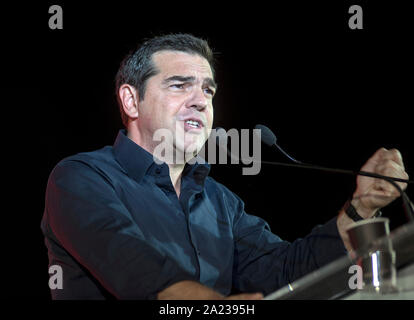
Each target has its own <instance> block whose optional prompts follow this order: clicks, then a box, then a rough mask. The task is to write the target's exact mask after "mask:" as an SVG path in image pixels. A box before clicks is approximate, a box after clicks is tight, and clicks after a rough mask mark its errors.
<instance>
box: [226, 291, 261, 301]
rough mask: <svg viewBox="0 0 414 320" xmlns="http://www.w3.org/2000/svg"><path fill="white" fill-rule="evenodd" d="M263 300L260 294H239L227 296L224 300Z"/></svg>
mask: <svg viewBox="0 0 414 320" xmlns="http://www.w3.org/2000/svg"><path fill="white" fill-rule="evenodd" d="M261 299H263V294H262V293H241V294H235V295H232V296H229V297H227V298H226V300H261Z"/></svg>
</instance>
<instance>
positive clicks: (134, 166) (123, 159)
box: [113, 129, 210, 184]
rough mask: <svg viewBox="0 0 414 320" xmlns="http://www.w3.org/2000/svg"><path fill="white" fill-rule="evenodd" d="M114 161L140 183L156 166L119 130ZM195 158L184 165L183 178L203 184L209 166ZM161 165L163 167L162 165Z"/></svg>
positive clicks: (149, 157)
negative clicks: (149, 170) (188, 177)
mask: <svg viewBox="0 0 414 320" xmlns="http://www.w3.org/2000/svg"><path fill="white" fill-rule="evenodd" d="M113 150H114V155H115V159H116V160H117V161H118V162H119V164H120V165H121V166H122V168H124V170H125V171H126V172H127V174H128V175H129V176H130V177H131V178H133V179H134V180H136V181H137V182H140V181H141V180H142V178H143V177H144V176H145V174H146V173H147V172H148V169H149V168H150V167H151V166H154V165H156V166H158V164H156V163H155V161H154V158H153V156H152V154H151V153H149V152H148V151H147V150H145V149H143V148H142V147H141V146H139V145H138V144H136V143H135V142H134V141H132V140H131V139H130V138H128V136H127V133H126V130H125V129H121V130H119V132H118V136H117V137H116V139H115V142H114V145H113ZM201 160H204V159H202V158H201V157H199V156H197V158H196V161H195V163H194V164H188V163H187V164H186V166H185V168H184V170H183V176H187V175H191V176H192V177H193V178H194V179H195V180H196V181H197V182H198V183H201V184H203V183H204V180H205V178H206V177H207V175H208V174H209V172H210V165H209V164H208V163H207V162H205V161H204V162H205V163H204V162H203V161H201ZM162 165H165V166H166V164H165V163H163V164H162Z"/></svg>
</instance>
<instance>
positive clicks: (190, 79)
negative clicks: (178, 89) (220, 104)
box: [162, 76, 217, 89]
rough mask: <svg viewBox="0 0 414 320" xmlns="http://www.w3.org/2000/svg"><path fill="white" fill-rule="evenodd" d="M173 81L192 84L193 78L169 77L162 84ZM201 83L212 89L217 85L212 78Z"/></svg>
mask: <svg viewBox="0 0 414 320" xmlns="http://www.w3.org/2000/svg"><path fill="white" fill-rule="evenodd" d="M173 81H181V82H194V81H195V77H193V76H188V77H186V76H171V77H168V78H167V79H164V80H163V81H162V82H163V83H164V84H168V83H170V82H173ZM203 83H206V84H208V85H209V86H210V87H213V88H214V89H217V83H216V82H215V81H214V79H212V78H205V79H204V81H203Z"/></svg>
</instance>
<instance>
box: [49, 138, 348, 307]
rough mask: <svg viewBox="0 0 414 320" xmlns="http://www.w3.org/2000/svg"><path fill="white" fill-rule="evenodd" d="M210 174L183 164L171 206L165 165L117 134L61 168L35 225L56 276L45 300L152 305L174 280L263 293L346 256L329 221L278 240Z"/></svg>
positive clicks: (171, 191) (53, 176)
mask: <svg viewBox="0 0 414 320" xmlns="http://www.w3.org/2000/svg"><path fill="white" fill-rule="evenodd" d="M209 170H210V166H209V165H208V164H199V163H196V164H193V165H189V164H187V165H186V167H185V169H184V171H183V174H182V179H181V193H180V197H179V198H178V197H177V194H176V193H175V191H174V188H173V186H172V183H171V180H170V176H169V168H168V166H167V165H166V164H165V163H164V164H161V165H158V164H157V163H156V162H154V161H153V157H152V155H151V154H150V153H148V152H147V151H145V150H144V149H142V148H141V147H140V146H138V145H137V144H135V143H134V142H133V141H132V140H130V139H129V138H128V137H127V136H126V132H125V131H124V130H121V131H120V132H119V134H118V137H117V138H116V141H115V143H114V145H113V146H106V147H104V148H102V149H100V150H97V151H93V152H85V153H80V154H77V155H74V156H71V157H68V158H66V159H64V160H62V161H60V162H59V163H58V164H57V166H56V167H55V168H54V169H53V171H52V173H51V175H50V177H49V181H48V185H47V191H46V203H45V211H44V215H43V219H42V223H41V229H42V231H43V233H44V236H45V243H46V246H47V248H48V255H49V265H50V266H51V265H58V266H60V267H61V268H62V274H63V287H62V289H59V288H56V289H53V290H51V292H52V298H54V299H106V298H118V299H154V298H156V295H157V293H158V292H160V291H161V290H163V289H165V288H166V287H168V286H170V285H172V284H174V283H176V282H178V281H181V280H193V281H198V282H200V283H202V284H204V285H206V286H208V287H210V288H213V289H214V290H216V291H218V292H220V293H222V294H223V295H228V294H230V293H234V292H263V293H264V294H268V293H271V292H273V291H274V290H276V289H277V288H279V287H281V286H283V285H286V284H288V283H289V282H292V281H293V280H295V279H297V278H298V277H301V276H303V275H305V274H306V273H309V272H310V271H312V270H314V269H316V268H319V267H321V266H322V265H324V264H326V263H327V262H330V261H332V260H333V259H335V258H338V257H340V256H341V255H343V254H345V253H346V250H345V247H344V245H343V242H342V240H341V238H340V236H339V233H338V230H337V226H336V218H333V219H332V220H330V221H329V222H328V223H326V224H325V225H322V226H317V227H315V228H314V229H313V230H312V232H311V233H310V234H309V235H308V236H306V237H304V238H303V239H298V240H296V241H295V242H293V243H289V242H287V241H282V240H281V239H280V238H279V237H278V236H277V235H275V234H273V233H272V232H271V231H270V228H269V225H268V224H267V223H266V222H265V221H264V220H263V219H261V218H259V217H257V216H253V215H249V214H247V213H246V212H245V211H244V204H243V201H242V200H241V199H240V198H238V197H237V196H236V195H235V194H234V193H233V192H231V191H230V190H229V189H227V188H226V187H225V186H223V185H222V184H220V183H218V182H216V181H215V180H214V179H212V178H211V177H209V176H208V173H209Z"/></svg>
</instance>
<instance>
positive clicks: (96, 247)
mask: <svg viewBox="0 0 414 320" xmlns="http://www.w3.org/2000/svg"><path fill="white" fill-rule="evenodd" d="M45 212H46V224H47V225H48V229H50V230H51V232H53V235H54V237H55V238H56V239H57V240H58V241H59V244H60V246H62V247H63V248H64V249H65V250H66V251H67V252H68V253H69V254H70V255H71V256H72V257H74V259H76V261H77V262H78V263H80V264H81V265H82V266H83V267H85V268H86V269H87V270H88V271H89V272H90V273H91V274H92V275H93V277H94V278H95V279H96V280H97V281H98V282H99V283H100V284H101V285H102V286H103V287H104V288H105V289H106V290H108V291H109V292H110V293H111V294H113V295H114V296H115V297H116V298H119V299H155V298H156V295H157V293H158V292H160V291H162V290H163V289H164V288H167V287H168V286H170V285H172V284H173V283H175V282H178V281H181V280H194V279H193V276H192V275H190V274H187V273H186V272H185V271H183V270H182V269H181V268H180V267H179V266H178V265H177V264H176V263H175V262H174V260H173V259H170V258H169V257H168V256H166V255H165V254H164V253H162V252H160V251H159V250H157V249H156V248H154V247H153V246H151V245H150V244H149V243H148V242H147V241H146V240H145V237H144V235H143V233H142V231H141V229H140V227H139V225H138V224H137V223H136V222H135V221H134V220H133V219H132V217H131V215H130V213H129V212H128V210H127V208H126V207H125V206H124V205H123V204H122V202H121V201H120V200H119V198H118V196H117V194H116V193H115V190H114V188H113V186H112V185H111V183H110V181H109V180H108V179H107V178H106V177H105V175H104V174H102V173H100V172H99V171H98V170H97V169H95V168H93V167H91V166H89V165H88V164H87V163H86V162H81V161H73V160H70V161H63V162H61V163H59V164H58V165H57V166H56V167H55V169H54V170H53V171H52V173H51V175H50V178H49V181H48V186H47V191H46V207H45ZM63 290H64V288H63Z"/></svg>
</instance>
